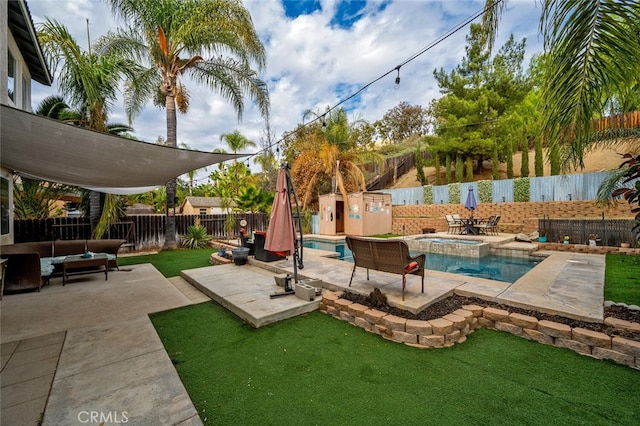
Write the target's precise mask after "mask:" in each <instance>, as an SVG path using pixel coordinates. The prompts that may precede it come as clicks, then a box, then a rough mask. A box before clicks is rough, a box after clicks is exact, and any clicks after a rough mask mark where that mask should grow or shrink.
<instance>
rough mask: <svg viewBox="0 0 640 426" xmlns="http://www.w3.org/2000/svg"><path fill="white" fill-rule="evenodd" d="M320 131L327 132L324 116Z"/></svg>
mask: <svg viewBox="0 0 640 426" xmlns="http://www.w3.org/2000/svg"><path fill="white" fill-rule="evenodd" d="M322 131H323V132H326V131H327V121H326V120H325V117H324V114H323V115H322Z"/></svg>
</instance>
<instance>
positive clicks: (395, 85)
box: [393, 65, 400, 90]
mask: <svg viewBox="0 0 640 426" xmlns="http://www.w3.org/2000/svg"><path fill="white" fill-rule="evenodd" d="M396 70H397V71H398V75H397V76H396V82H395V84H394V85H393V88H394V89H395V90H398V87H400V65H398V66H397V67H396Z"/></svg>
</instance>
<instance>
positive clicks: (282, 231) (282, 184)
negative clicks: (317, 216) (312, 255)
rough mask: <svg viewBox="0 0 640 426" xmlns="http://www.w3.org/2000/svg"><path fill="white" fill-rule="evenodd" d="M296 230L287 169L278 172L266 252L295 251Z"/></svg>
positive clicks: (265, 243)
mask: <svg viewBox="0 0 640 426" xmlns="http://www.w3.org/2000/svg"><path fill="white" fill-rule="evenodd" d="M295 239H296V237H295V229H294V227H293V217H292V215H291V201H290V198H289V192H288V191H287V175H286V171H285V169H283V168H281V169H280V170H279V171H278V180H277V181H276V196H275V198H274V199H273V206H272V208H271V218H270V219H269V231H268V232H267V237H266V239H265V242H264V248H265V250H269V251H273V252H289V253H293V251H294V250H295Z"/></svg>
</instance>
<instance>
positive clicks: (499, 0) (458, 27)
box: [249, 0, 503, 158]
mask: <svg viewBox="0 0 640 426" xmlns="http://www.w3.org/2000/svg"><path fill="white" fill-rule="evenodd" d="M502 1H503V0H496V1H494V2H493V3H492V4H490V5H488V6H486V7H484V8H482V9H481V10H479V11H477V12H476V13H475V14H473V15H472V16H470V17H469V18H467V19H465V20H464V21H462V22H461V23H459V24H458V25H456V26H454V27H453V28H451V29H449V30H448V31H447V32H446V33H444V35H442V36H440V37H439V38H438V39H436V40H435V41H434V42H432V43H431V44H429V45H427V46H425V47H424V48H422V49H421V50H419V51H418V52H416V53H415V54H413V55H412V56H410V57H409V58H408V59H406V60H405V61H404V62H402V63H400V64H399V65H397V66H396V67H395V68H392V69H391V70H389V71H387V72H386V73H384V74H383V75H381V76H380V77H378V78H376V79H375V80H373V81H370V82H369V83H367V84H365V85H364V86H362V87H361V88H360V89H359V90H357V91H356V92H354V93H353V94H351V95H350V96H348V97H346V98H344V99H342V100H341V101H340V102H338V103H337V104H335V105H333V106H332V107H331V108H328V109H327V111H326V112H325V113H324V114H323V115H322V116H318V117H316V118H315V119H313V120H311V121H309V122H307V123H303V124H302V127H306V126H308V125H310V124H313V123H315V122H316V121H318V120H322V129H323V130H326V121H325V116H326V114H329V113H330V112H331V111H333V110H334V109H336V108H338V107H339V106H340V105H342V104H344V103H346V102H348V101H350V100H351V99H353V98H355V97H356V96H358V95H359V94H360V93H362V92H364V91H365V90H366V89H368V88H369V87H370V86H371V85H373V84H375V83H377V82H378V81H380V80H382V79H383V78H385V77H386V76H388V75H389V74H391V73H393V72H394V71H396V72H397V76H396V79H395V82H394V83H395V84H394V89H396V90H397V89H398V87H399V85H400V68H401V67H402V66H404V65H406V64H408V63H409V62H411V61H413V60H415V59H416V58H418V57H419V56H421V55H423V54H424V53H426V52H427V51H429V50H431V49H433V48H434V47H436V46H437V45H438V44H440V43H442V42H443V41H445V40H446V39H448V38H449V37H451V36H452V35H453V34H455V33H457V32H458V31H460V30H461V29H462V28H464V27H466V26H467V25H468V24H470V23H471V22H473V21H474V20H475V19H477V18H478V17H480V16H481V15H482V14H484V13H486V12H487V11H489V10H491V9H493V8H494V7H495V6H496V5H498V4H499V3H502ZM494 121H495V120H494ZM294 132H295V131H290V132H286V133H285V135H284V136H283V137H282V138H281V139H279V140H278V141H276V142H274V143H271V144H269V145H268V146H267V147H266V148H264V149H262V150H260V151H258V152H256V153H255V154H251V155H249V158H251V157H253V156H256V155H259V154H260V153H261V152H264V151H266V150H268V149H271V148H272V147H273V145H274V144H275V145H276V152H277V153H278V155H279V154H280V148H279V143H280V142H282V141H283V140H284V139H285V138H286V137H288V136H290V135H291V134H293V133H294Z"/></svg>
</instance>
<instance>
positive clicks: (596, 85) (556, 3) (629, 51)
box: [540, 0, 640, 167]
mask: <svg viewBox="0 0 640 426" xmlns="http://www.w3.org/2000/svg"><path fill="white" fill-rule="evenodd" d="M639 20H640V8H638V6H637V2H635V1H596V0H562V1H560V0H549V1H546V2H545V4H544V9H543V14H542V17H541V21H540V22H541V24H540V26H541V30H542V32H543V34H544V40H545V47H546V48H547V49H548V50H549V68H550V70H552V72H550V73H549V75H548V76H547V79H546V81H545V83H546V84H545V85H544V87H543V95H542V99H545V101H546V102H547V104H546V105H545V108H544V120H543V131H544V134H546V135H547V137H548V138H549V141H550V143H551V144H562V150H561V153H562V164H563V165H564V166H565V167H582V166H583V164H584V163H583V152H584V148H585V146H586V145H587V143H588V141H589V138H590V134H591V130H590V123H591V120H592V119H593V118H595V116H597V114H599V113H600V111H602V110H603V107H604V102H605V101H604V100H605V99H607V98H608V97H609V95H610V94H611V93H612V92H614V91H615V90H616V89H617V88H618V87H619V85H621V84H624V82H625V81H628V80H632V81H633V79H634V78H635V77H636V76H637V73H638V71H639V69H640V68H639V65H638V61H637V54H638V52H639V51H640V41H639V40H638V39H639V38H638V36H637V34H636V30H637V25H638V21H639ZM563 143H564V144H563Z"/></svg>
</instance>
